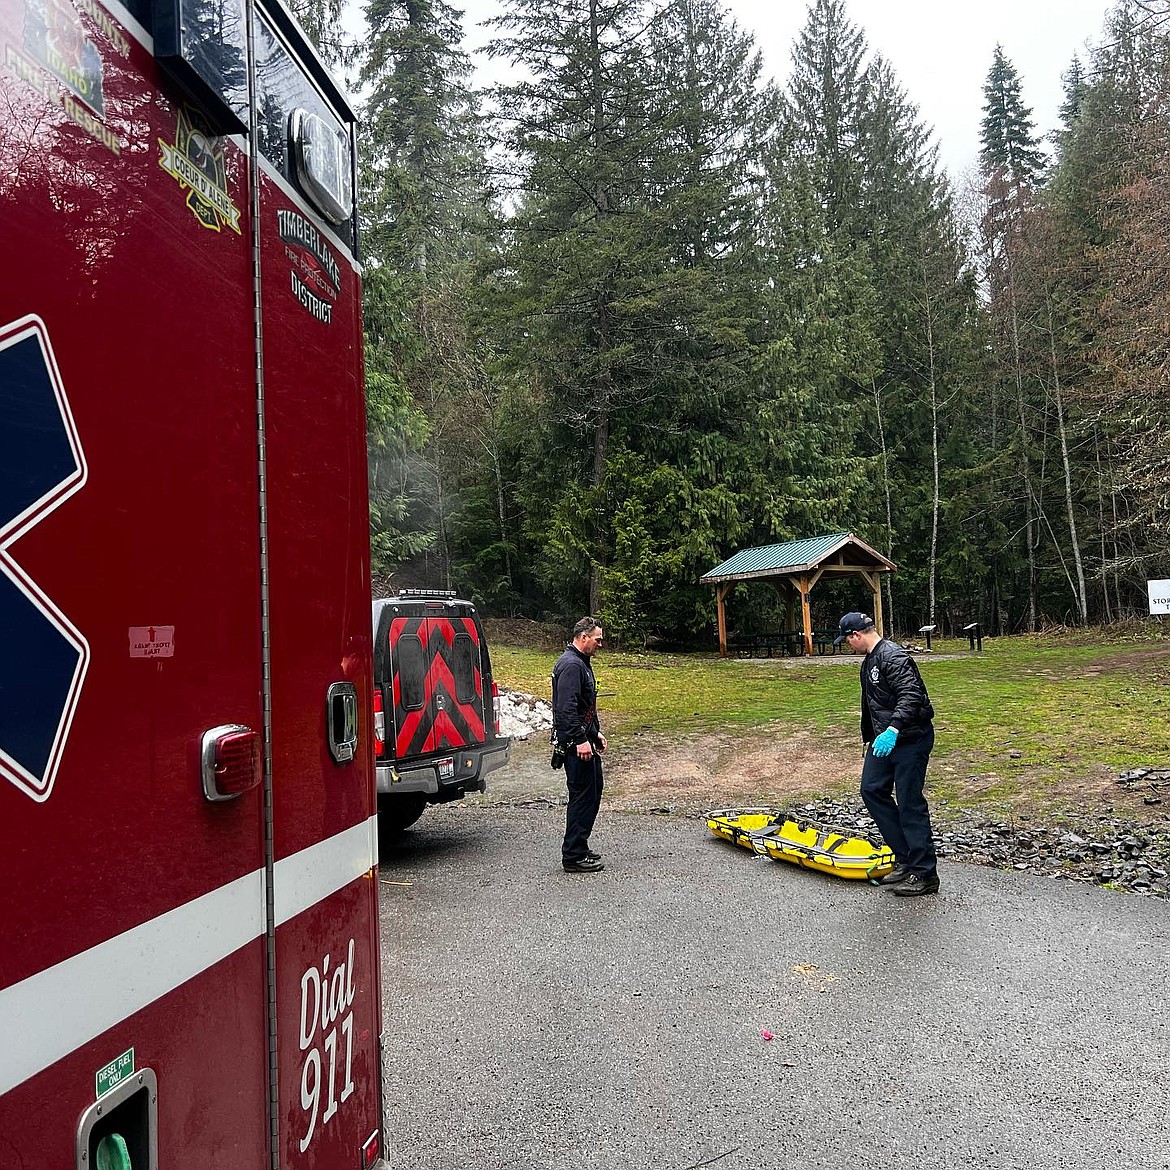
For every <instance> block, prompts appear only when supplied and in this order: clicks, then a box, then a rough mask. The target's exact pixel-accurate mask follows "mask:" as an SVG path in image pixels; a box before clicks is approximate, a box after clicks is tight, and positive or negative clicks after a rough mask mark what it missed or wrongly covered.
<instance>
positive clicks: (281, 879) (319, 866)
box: [272, 816, 378, 926]
mask: <svg viewBox="0 0 1170 1170" xmlns="http://www.w3.org/2000/svg"><path fill="white" fill-rule="evenodd" d="M377 864H378V818H377V817H376V816H373V817H370V819H369V820H367V821H363V822H361V823H360V824H357V825H354V826H353V827H352V828H350V829H343V830H342V831H341V832H340V833H337V834H335V835H334V836H332V837H329V838H328V839H327V840H325V841H319V842H317V844H316V845H310V846H309V847H308V849H302V850H301V851H300V852H299V853H293V854H292V855H291V856H289V857H284V858H282V859H281V860H280V861H278V862H277V863H276V867H275V868H276V874H275V877H274V878H273V882H272V890H273V896H274V900H275V903H276V907H275V913H276V925H277V926H283V925H284V924H285V923H286V922H288V920H289V919H290V918H295V917H296V916H297V915H298V914H300V913H301V912H302V911H303V910H308V908H309V907H310V906H316V904H317V903H318V902H320V901H323V900H324V899H325V898H328V897H329V895H330V894H335V893H336V892H337V891H338V890H340V889H344V888H345V887H346V886H348V885H349V883H350V882H352V881H353V880H354V879H355V878H359V877H361V876H362V874H364V873H368V872H369V871H370V870H371V869H373V867H374V866H375V865H377Z"/></svg>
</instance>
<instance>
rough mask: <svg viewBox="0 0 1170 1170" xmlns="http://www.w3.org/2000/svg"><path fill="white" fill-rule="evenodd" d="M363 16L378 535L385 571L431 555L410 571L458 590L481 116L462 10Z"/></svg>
mask: <svg viewBox="0 0 1170 1170" xmlns="http://www.w3.org/2000/svg"><path fill="white" fill-rule="evenodd" d="M365 14H366V19H367V22H368V25H369V35H368V37H367V39H366V41H365V42H364V44H363V46H362V49H361V52H360V54H359V61H358V64H359V67H360V71H359V78H360V82H361V84H362V86H363V87H364V88H365V89H366V91H367V92H368V95H369V96H368V98H367V101H366V103H365V106H364V109H363V114H364V121H365V124H366V128H367V129H366V133H365V135H364V136H363V139H362V154H361V158H360V169H359V180H360V190H361V194H362V226H363V240H364V244H365V258H366V266H367V267H366V277H365V284H366V298H365V319H366V332H367V347H366V368H367V375H368V376H367V393H368V396H369V397H370V402H371V405H370V450H371V469H372V478H371V507H372V517H373V523H374V527H373V533H372V535H373V541H374V546H375V549H376V550H382V549H385V550H386V552H385V556H384V558H383V563H382V565H381V567H382V568H383V569H387V568H389V566H390V565H391V563H392V562H393V557H394V555H395V554H397V555H398V556H399V557H400V559H401V558H403V557H406V556H410V555H417V554H419V553H424V554H426V560H425V561H424V562H423V563H422V564H420V565H417V566H414V567H413V568H412V569H410V570H409V571H408V575H412V576H415V577H420V576H421V577H423V578H425V583H427V584H440V585H443V586H448V585H450V584H451V549H450V538H449V527H450V519H451V513H452V510H453V509H454V508H455V507H457V503H458V499H459V479H460V476H461V474H462V473H463V471H464V466H463V458H462V452H463V448H462V447H461V446H459V444H458V442H457V440H456V439H455V438H454V436H453V434H452V432H453V431H454V430H455V429H456V427H455V426H454V425H453V420H458V423H459V426H460V427H463V426H466V425H467V424H468V419H467V414H468V411H467V410H466V409H465V403H466V402H467V401H469V400H474V401H478V399H475V398H474V394H475V393H477V392H478V391H479V390H480V386H479V381H480V379H481V378H482V369H481V362H480V360H479V357H478V354H477V352H476V343H475V341H474V338H473V337H472V336H471V333H470V330H469V327H468V320H467V318H468V297H469V289H470V288H471V286H472V282H473V262H474V259H475V253H476V250H477V248H481V247H483V246H486V237H487V235H488V231H487V226H486V225H487V215H486V208H485V204H486V195H485V168H484V164H483V156H482V148H481V145H480V142H479V130H478V119H477V114H476V108H475V101H474V98H473V96H472V94H471V92H470V90H469V89H468V87H467V84H466V78H467V75H468V73H469V71H470V66H469V64H468V61H467V59H466V56H465V54H464V53H463V52H462V50H461V49H460V48H459V41H460V39H461V35H462V30H461V26H460V22H459V17H458V14H457V13H456V12H455V10H454V9H452V8H451V7H450V6H449V5H447V4H446V3H444V2H443V0H370V3H368V4H367V6H366V9H365ZM477 241H478V243H477ZM420 414H421V416H423V417H424V418H425V420H426V422H425V425H420V421H419V416H420ZM428 550H433V551H432V552H428Z"/></svg>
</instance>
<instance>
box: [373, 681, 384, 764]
mask: <svg viewBox="0 0 1170 1170" xmlns="http://www.w3.org/2000/svg"><path fill="white" fill-rule="evenodd" d="M385 746H386V713H385V712H384V711H383V710H382V688H381V687H374V755H375V756H380V755H381V754H382V749H383V748H384V747H385Z"/></svg>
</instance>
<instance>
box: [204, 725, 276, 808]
mask: <svg viewBox="0 0 1170 1170" xmlns="http://www.w3.org/2000/svg"><path fill="white" fill-rule="evenodd" d="M261 748H262V744H261V741H260V735H259V733H258V732H255V731H253V730H252V729H251V728H249V727H245V726H244V725H243V724H241V723H225V724H223V725H222V726H220V727H213V728H212V729H211V730H210V731H205V732H204V733H203V744H202V771H203V795H204V796H206V797H207V799H208V800H216V801H218V800H232V799H234V798H235V797H237V796H239V795H240V794H241V793H242V792H247V791H248V789H249V788H255V787H256V786H257V785H258V784H259V783H260V781H261V779H262V778H263V773H264V759H263V752H262V750H261Z"/></svg>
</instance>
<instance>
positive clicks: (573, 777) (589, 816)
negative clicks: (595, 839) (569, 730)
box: [561, 747, 602, 861]
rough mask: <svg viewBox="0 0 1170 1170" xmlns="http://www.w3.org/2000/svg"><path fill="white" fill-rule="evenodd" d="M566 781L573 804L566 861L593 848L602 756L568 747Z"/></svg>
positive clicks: (567, 825) (567, 826)
mask: <svg viewBox="0 0 1170 1170" xmlns="http://www.w3.org/2000/svg"><path fill="white" fill-rule="evenodd" d="M565 783H566V784H567V785H568V786H569V807H568V808H567V809H566V810H565V843H564V844H563V845H562V846H561V858H562V859H563V860H564V861H581V860H582V859H583V858H584V857H585V855H586V854H587V853H588V852H589V834H590V833H592V832H593V822H594V821H596V820H597V810H598V809H599V808H600V807H601V788H602V783H601V757H600V756H599V755H598V754H597V752H594V753H593V758H592V759H590V760H583V759H581V757H580V756H578V755H577V749H576V748H575V747H569V748H566V749H565Z"/></svg>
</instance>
